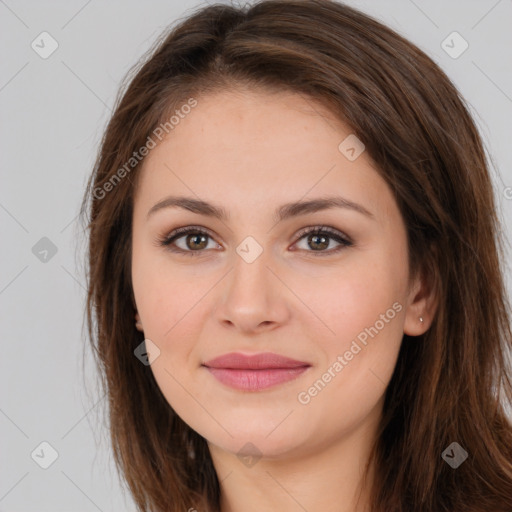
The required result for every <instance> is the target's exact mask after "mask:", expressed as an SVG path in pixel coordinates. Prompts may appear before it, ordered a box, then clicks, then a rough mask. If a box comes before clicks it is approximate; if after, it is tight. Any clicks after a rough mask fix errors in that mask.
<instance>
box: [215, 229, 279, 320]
mask: <svg viewBox="0 0 512 512" xmlns="http://www.w3.org/2000/svg"><path fill="white" fill-rule="evenodd" d="M270 252H271V251H270V249H268V250H266V249H264V248H263V246H262V245H261V244H260V243H258V242H257V240H256V239H255V238H254V237H247V238H246V239H244V240H243V241H242V242H241V243H240V244H239V245H238V246H237V247H236V253H235V254H234V255H233V268H232V271H231V272H230V274H231V275H230V277H229V278H228V284H227V286H226V287H225V289H224V291H223V296H222V299H221V301H220V310H219V311H220V315H221V317H220V319H221V320H224V321H226V320H228V321H229V322H230V323H232V324H234V325H235V326H238V328H240V329H242V330H251V329H255V328H257V327H258V325H260V324H265V325H266V324H268V323H275V322H278V323H279V322H282V321H283V319H284V317H283V315H284V316H286V315H285V312H286V307H285V305H284V302H283V301H282V298H283V297H282V290H281V289H280V288H281V287H282V284H281V283H280V282H279V279H276V277H275V276H274V275H273V272H271V271H270V270H269V267H270V268H272V264H271V261H270V258H269V254H270Z"/></svg>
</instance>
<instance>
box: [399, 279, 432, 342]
mask: <svg viewBox="0 0 512 512" xmlns="http://www.w3.org/2000/svg"><path fill="white" fill-rule="evenodd" d="M434 281H435V280H434V276H433V273H428V272H426V271H425V270H422V271H421V272H418V274H417V276H416V277H415V278H414V279H413V282H412V283H411V287H410V291H409V295H408V300H407V307H406V311H405V321H404V334H407V335H409V336H420V335H422V334H424V333H425V332H426V331H427V330H428V329H429V328H430V326H431V325H432V321H433V319H434V315H435V313H436V310H437V306H438V303H439V297H438V294H437V293H436V288H437V287H436V286H435V282H434ZM420 318H422V319H423V322H422V321H421V320H420Z"/></svg>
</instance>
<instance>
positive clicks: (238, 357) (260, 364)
mask: <svg viewBox="0 0 512 512" xmlns="http://www.w3.org/2000/svg"><path fill="white" fill-rule="evenodd" d="M204 366H208V367H209V368H229V369H232V370H269V369H286V368H300V367H302V366H311V365H310V364H309V363H306V362H304V361H297V360H295V359H290V358H289V357H284V356H280V355H278V354H273V353H272V352H263V353H261V354H254V355H252V356H246V355H244V354H240V353H236V352H232V353H230V354H225V355H223V356H220V357H216V358H215V359H212V360H210V361H207V362H206V363H204Z"/></svg>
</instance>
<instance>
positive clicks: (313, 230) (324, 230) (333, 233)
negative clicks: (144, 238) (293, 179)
mask: <svg viewBox="0 0 512 512" xmlns="http://www.w3.org/2000/svg"><path fill="white" fill-rule="evenodd" d="M191 233H193V234H201V235H206V236H208V237H209V238H211V239H213V237H212V236H211V234H210V233H209V232H208V231H206V230H205V229H204V228H201V227H198V226H188V227H184V228H178V229H175V230H174V231H172V232H171V233H170V234H169V235H168V236H166V237H164V238H161V239H159V240H158V244H159V245H161V246H163V247H165V248H166V249H167V250H169V251H171V252H174V253H179V254H185V255H187V256H199V255H201V254H202V253H204V251H205V249H202V250H197V251H191V250H187V251H186V250H183V249H180V248H176V247H171V244H173V243H174V242H175V241H176V240H179V239H180V238H183V237H184V236H185V235H188V234H191ZM311 234H314V235H328V237H327V238H331V239H333V240H335V241H336V242H338V243H340V244H341V245H340V246H338V247H336V248H335V249H330V250H328V251H306V252H311V253H315V254H317V255H318V256H328V255H332V254H335V253H338V252H339V251H341V250H342V249H344V248H346V247H351V246H352V245H353V243H352V241H351V240H350V239H349V238H348V237H347V236H344V235H343V234H342V233H340V232H339V231H338V230H336V229H334V228H331V227H329V226H314V227H310V228H305V229H303V230H301V231H300V232H299V233H298V235H297V236H298V240H297V242H298V241H300V240H302V239H303V238H304V237H305V236H307V235H311ZM297 242H295V243H297Z"/></svg>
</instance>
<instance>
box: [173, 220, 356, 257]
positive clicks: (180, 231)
mask: <svg viewBox="0 0 512 512" xmlns="http://www.w3.org/2000/svg"><path fill="white" fill-rule="evenodd" d="M194 232H199V233H203V234H205V235H207V236H209V237H210V238H211V239H212V240H215V242H216V243H217V244H219V242H217V241H216V236H215V235H214V234H213V233H212V232H211V231H210V230H209V229H208V228H205V227H203V226H196V225H190V226H184V227H179V228H176V229H173V230H172V231H171V233H170V234H168V235H166V236H164V237H163V240H164V241H170V240H172V242H169V244H168V245H171V243H175V241H176V240H179V239H180V238H182V237H184V236H186V235H188V234H189V233H194ZM314 232H320V233H323V232H325V233H327V234H329V235H330V236H331V237H335V236H337V237H339V238H341V239H342V240H343V241H345V242H346V243H347V244H352V243H353V242H352V239H351V237H349V236H348V235H347V234H346V233H344V232H343V231H341V230H339V229H336V228H333V227H331V226H327V225H324V224H316V225H311V226H306V227H304V228H301V229H300V230H299V231H298V232H297V233H296V234H295V235H294V237H295V238H297V241H299V240H301V239H302V238H303V237H304V236H306V235H308V234H310V233H314ZM295 243H296V242H295ZM338 243H339V242H338ZM219 245H222V244H219ZM186 252H188V251H186ZM190 252H194V251H190ZM197 252H202V251H197Z"/></svg>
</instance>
